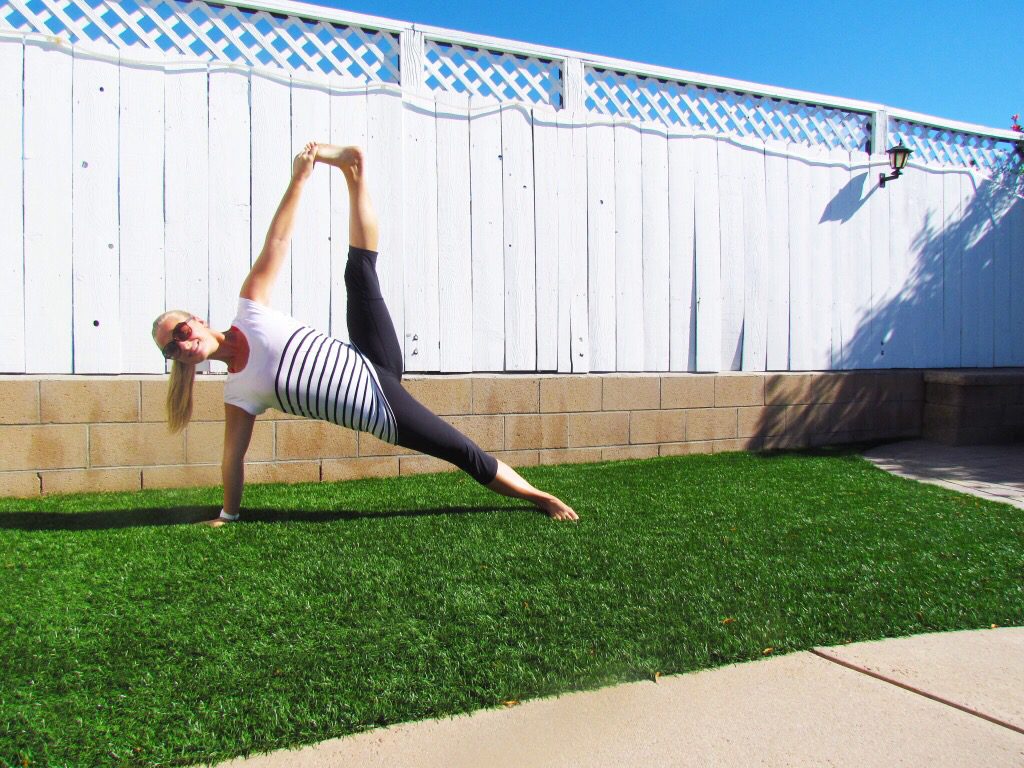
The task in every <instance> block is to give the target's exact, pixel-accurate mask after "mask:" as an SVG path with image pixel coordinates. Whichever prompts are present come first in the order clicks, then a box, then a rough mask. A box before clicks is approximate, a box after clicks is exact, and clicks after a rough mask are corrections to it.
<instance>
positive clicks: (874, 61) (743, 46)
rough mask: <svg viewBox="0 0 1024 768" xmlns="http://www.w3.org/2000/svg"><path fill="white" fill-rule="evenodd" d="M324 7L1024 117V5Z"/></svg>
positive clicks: (951, 114) (466, 0)
mask: <svg viewBox="0 0 1024 768" xmlns="http://www.w3.org/2000/svg"><path fill="white" fill-rule="evenodd" d="M316 4H317V5H322V6H331V7H334V8H341V9H345V10H349V11H356V12H359V13H366V14H371V15H374V16H383V17H385V18H390V19H397V20H401V21H411V22H418V23H421V24H430V25H433V26H437V27H446V28H449V29H455V30H461V31H466V32H473V33H476V34H481V35H488V36H491V37H503V38H509V39H513V40H522V41H525V42H529V43H534V44H537V45H548V46H552V47H557V48H568V49H571V50H576V51H582V52H585V53H593V54H599V55H603V56H611V57H614V58H620V59H629V60H632V61H639V62H643V63H648V64H657V65H661V66H665V67H672V68H675V69H684V70H689V71H692V72H699V73H704V74H709V75H718V76H721V77H731V78H736V79H739V80H748V81H752V82H756V83H764V84H768V85H777V86H781V87H785V88H793V89H798V90H804V91H813V92H815V93H823V94H827V95H832V96H841V97H845V98H851V99H860V100H863V101H871V102H880V103H882V104H886V105H888V106H890V107H898V108H902V109H909V110H912V111H915V112H923V113H925V114H929V115H936V116H939V117H945V118H949V119H953V120H961V121H964V122H970V123H977V124H980V125H985V126H990V127H994V128H1009V127H1010V115H1012V114H1014V113H1018V112H1019V113H1024V0H908V1H907V2H903V3H894V2H891V0H890V1H889V2H881V1H880V0H858V2H850V1H849V0H821V1H820V2H810V1H808V0H789V1H788V2H787V1H786V0H748V1H747V2H738V1H737V0H732V2H724V1H723V0H703V1H698V0H674V1H672V2H668V1H665V0H656V1H654V2H650V1H645V0H638V1H637V2H633V3H612V2H608V0H586V1H584V0H557V1H556V2H540V0H511V1H510V2H505V3H494V2H481V1H480V0H448V1H447V2H438V0H434V1H433V2H426V1H425V0H320V2H317V3H316ZM891 30H900V31H899V32H894V31H891Z"/></svg>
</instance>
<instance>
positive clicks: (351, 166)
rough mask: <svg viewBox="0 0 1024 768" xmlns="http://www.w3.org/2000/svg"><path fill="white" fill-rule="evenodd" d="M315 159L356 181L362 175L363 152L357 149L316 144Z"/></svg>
mask: <svg viewBox="0 0 1024 768" xmlns="http://www.w3.org/2000/svg"><path fill="white" fill-rule="evenodd" d="M316 159H317V160H318V161H319V162H322V163H327V164H328V165H333V166H334V167H335V168H340V169H341V172H342V173H344V174H345V175H346V176H351V177H352V178H353V179H355V180H356V181H358V180H359V177H360V176H361V175H362V173H363V150H362V149H360V148H359V147H354V146H353V147H339V146H337V145H335V144H317V148H316Z"/></svg>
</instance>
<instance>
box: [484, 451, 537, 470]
mask: <svg viewBox="0 0 1024 768" xmlns="http://www.w3.org/2000/svg"><path fill="white" fill-rule="evenodd" d="M491 455H492V456H494V458H496V459H497V460H498V461H503V462H505V463H506V464H508V465H509V466H510V467H535V466H537V465H538V464H540V451H495V452H494V453H493V454H491Z"/></svg>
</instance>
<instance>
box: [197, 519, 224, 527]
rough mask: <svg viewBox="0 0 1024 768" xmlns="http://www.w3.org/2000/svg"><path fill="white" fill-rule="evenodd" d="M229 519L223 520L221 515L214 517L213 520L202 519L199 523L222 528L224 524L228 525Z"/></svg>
mask: <svg viewBox="0 0 1024 768" xmlns="http://www.w3.org/2000/svg"><path fill="white" fill-rule="evenodd" d="M227 524H228V521H227V520H222V519H221V518H219V517H215V518H213V520H200V521H199V522H198V523H197V525H206V526H209V527H210V528H220V527H221V526H222V525H227Z"/></svg>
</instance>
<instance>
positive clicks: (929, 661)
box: [222, 628, 1024, 768]
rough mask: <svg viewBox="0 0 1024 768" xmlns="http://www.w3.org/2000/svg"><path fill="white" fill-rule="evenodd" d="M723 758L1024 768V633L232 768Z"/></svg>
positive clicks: (504, 714) (406, 729)
mask: <svg viewBox="0 0 1024 768" xmlns="http://www.w3.org/2000/svg"><path fill="white" fill-rule="evenodd" d="M840 662H845V663H846V664H849V665H852V667H853V668H851V666H844V665H843V664H841V663H840ZM871 673H874V674H880V675H882V676H884V677H885V678H886V679H884V680H883V679H879V678H878V677H876V676H873V674H871ZM902 685H906V686H910V687H912V688H913V689H915V690H913V691H912V690H908V689H907V688H904V687H901V686H902ZM918 691H919V692H918ZM930 697H936V698H930ZM937 699H938V700H937ZM959 707H962V708H963V709H961V708H959ZM965 709H966V710H970V711H965ZM974 713H976V714H974ZM986 717H987V718H992V719H993V720H996V721H998V722H993V721H992V720H990V719H986ZM716 765H736V766H746V765H759V766H822V765H829V766H858V767H861V766H923V765H928V766H978V765H984V766H987V768H994V767H995V766H1018V767H1019V766H1021V765H1024V628H1001V629H990V630H982V631H974V632H946V633H939V634H934V635H920V636H917V637H909V638H900V639H895V640H883V641H880V642H872V643H855V644H851V645H845V646H840V647H834V648H827V649H816V651H813V652H812V651H808V652H802V653H793V654H790V655H788V656H780V657H778V658H769V659H765V660H762V661H755V662H750V663H747V664H737V665H732V666H728V667H721V668H718V669H712V670H706V671H703V672H695V673H692V674H688V675H678V676H673V677H662V678H659V680H658V682H657V683H655V682H641V683H629V684H626V685H620V686H614V687H610V688H604V689H601V690H598V691H587V692H582V693H574V694H568V695H564V696H559V697H557V698H551V699H541V700H536V701H530V702H526V703H524V704H520V705H519V706H515V707H512V708H510V709H500V710H485V711H483V712H477V713H475V714H472V715H463V716H459V717H456V718H451V719H444V720H427V721H421V722H416V723H406V724H402V725H396V726H392V727H389V728H383V729H379V730H375V731H369V732H367V733H363V734H358V735H356V736H350V737H347V738H343V739H332V740H330V741H326V742H323V743H321V744H318V745H316V746H312V747H306V748H304V749H299V750H294V751H281V752H275V753H271V754H269V755H261V756H257V757H252V758H249V759H246V760H233V761H231V762H228V763H223V764H222V766H223V768H227V767H228V766H232V767H233V768H285V767H286V766H287V767H288V768H328V766H330V767H331V768H334V767H336V766H361V767H365V768H377V767H379V768H385V767H387V768H400V767H405V766H408V767H409V768H414V767H415V768H442V767H443V768H480V767H481V766H490V767H496V768H497V767H502V766H508V767H509V768H511V767H512V766H515V767H516V768H522V767H523V766H545V767H548V766H550V767H551V768H588V767H590V766H593V767H594V768H597V767H598V766H600V767H602V768H605V767H611V766H615V767H616V768H618V767H619V766H716Z"/></svg>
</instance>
